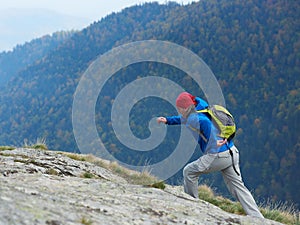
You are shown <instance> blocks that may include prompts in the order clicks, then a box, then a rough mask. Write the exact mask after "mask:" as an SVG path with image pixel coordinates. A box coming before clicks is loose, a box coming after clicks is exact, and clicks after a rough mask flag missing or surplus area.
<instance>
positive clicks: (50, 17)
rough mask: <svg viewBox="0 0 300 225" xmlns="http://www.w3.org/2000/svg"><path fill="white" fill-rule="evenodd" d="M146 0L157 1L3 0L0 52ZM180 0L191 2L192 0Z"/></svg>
mask: <svg viewBox="0 0 300 225" xmlns="http://www.w3.org/2000/svg"><path fill="white" fill-rule="evenodd" d="M144 2H153V1H150V0H143V1H141V0H109V1H104V0H3V1H1V4H0V52H1V51H4V50H10V49H12V48H13V47H15V46H16V45H17V44H24V43H25V42H26V41H30V40H32V39H34V38H38V37H41V36H43V35H46V34H51V33H53V32H55V31H60V30H71V29H82V28H84V27H87V26H88V25H89V24H91V23H93V22H94V21H98V20H100V19H101V18H103V17H104V16H106V15H108V14H110V13H112V12H119V11H121V10H122V9H124V8H126V7H129V6H133V5H136V4H141V3H144ZM157 2H159V3H166V2H167V1H165V0H163V1H162V0H158V1H157ZM176 2H178V3H180V4H187V3H190V2H192V0H176Z"/></svg>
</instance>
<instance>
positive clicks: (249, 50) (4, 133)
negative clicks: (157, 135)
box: [0, 0, 300, 204]
mask: <svg viewBox="0 0 300 225" xmlns="http://www.w3.org/2000/svg"><path fill="white" fill-rule="evenodd" d="M299 13H300V10H299V4H298V3H297V2H296V1H285V0H278V1H271V0H263V1H261V0H248V1H246V0H245V1H244V0H242V1H240V0H233V1H226V0H221V1H215V0H213V1H200V2H197V3H192V4H189V5H186V6H181V5H178V4H176V3H168V4H164V5H160V4H158V3H146V4H142V5H138V6H133V7H130V8H126V9H124V10H123V11H122V12H120V13H113V14H111V15H109V16H107V17H105V18H102V19H101V20H100V21H99V22H95V23H93V24H91V25H90V26H89V27H87V28H85V29H83V30H82V31H80V32H77V33H75V34H73V35H72V37H70V38H68V39H67V41H65V42H63V44H61V45H59V47H58V48H53V49H51V51H47V52H45V53H44V54H41V55H40V57H39V58H38V59H36V61H35V63H33V64H32V65H31V66H29V67H27V66H26V65H25V64H24V67H23V69H20V72H18V73H17V74H16V75H15V76H14V77H15V78H14V79H12V80H10V81H9V82H8V83H7V84H6V85H5V86H4V87H3V88H2V89H1V95H0V103H1V109H0V131H1V132H0V144H1V145H16V146H20V145H22V144H23V142H24V140H25V139H26V140H29V141H34V140H35V139H36V138H40V137H46V140H47V144H48V146H49V148H50V149H64V150H67V151H70V152H79V149H78V147H77V145H76V141H75V138H74V135H73V131H72V122H71V116H72V101H73V94H74V92H75V89H76V86H77V84H78V82H79V80H80V78H81V75H82V74H83V72H84V71H85V70H86V69H87V68H88V66H89V65H90V63H91V62H93V61H94V60H95V59H96V58H97V56H99V55H101V54H104V53H105V52H107V51H109V50H111V49H112V48H113V47H117V46H120V45H122V44H125V43H130V42H133V41H139V40H149V39H154V40H164V41H169V42H173V43H176V44H178V45H182V46H184V47H186V48H188V49H190V50H191V51H193V52H194V53H196V54H197V55H198V56H200V57H201V58H202V59H203V60H204V61H205V62H206V63H207V64H208V65H209V67H210V68H211V69H212V70H213V72H214V74H215V76H216V78H217V80H218V81H219V83H220V85H221V88H222V91H223V94H224V97H225V99H226V104H227V107H228V108H229V109H230V111H231V112H232V113H233V115H234V116H235V118H236V122H237V125H238V132H237V137H236V141H235V143H236V145H237V147H238V148H239V149H240V152H241V167H242V168H241V170H242V173H243V176H244V180H245V183H246V185H247V186H248V187H249V188H250V189H251V190H253V192H254V195H255V197H256V196H257V197H260V198H261V199H259V200H266V199H272V200H275V201H292V202H294V203H296V204H299V203H300V196H299V189H300V180H299V179H296V178H297V177H299V171H300V166H299V163H298V162H299V158H300V153H299V152H300V151H299V147H300V137H299V134H300V130H299V129H300V128H299V124H300V121H299V118H300V102H299V101H300V94H299V93H300V82H299V72H300V59H299V48H300V39H299V35H300V33H299V30H300V21H299V16H298V15H299ZM35 50H36V49H35V48H32V52H34V51H35ZM15 51H16V50H15ZM25 58H26V57H24V56H23V59H25ZM7 59H8V58H6V59H5V58H4V59H2V60H3V61H5V60H7ZM13 60H15V59H11V60H7V61H6V64H5V65H6V66H7V65H9V62H13ZM10 66H11V65H10ZM2 68H4V67H2V66H1V71H2V70H3V69H2ZM7 71H8V72H9V70H7ZM4 72H5V71H4ZM149 74H151V75H154V76H160V75H161V74H164V75H163V76H165V77H166V78H169V79H172V80H174V81H175V82H176V83H178V84H180V85H182V86H183V87H184V88H185V89H186V90H187V91H189V92H191V93H193V94H195V95H199V96H202V97H204V96H203V93H202V92H201V90H199V88H198V87H197V86H196V85H195V82H193V81H191V79H189V78H188V76H187V75H186V74H184V73H183V72H182V71H179V70H176V69H174V68H168V67H166V66H165V65H160V64H156V63H141V64H137V65H132V66H129V67H128V68H124V69H123V70H122V71H118V73H116V74H115V75H114V76H113V77H112V78H111V79H110V80H109V81H108V85H107V87H105V88H104V90H103V92H102V93H100V97H99V100H98V102H97V106H96V110H97V114H96V122H97V129H98V132H99V137H101V138H103V142H104V144H105V147H106V148H108V149H110V150H111V151H112V154H115V155H116V156H117V157H124V158H122V160H125V161H127V162H132V163H134V164H139V163H140V164H141V165H144V164H145V163H146V161H145V160H149V159H150V160H151V161H154V162H155V161H158V160H161V159H162V157H166V154H168V153H170V152H171V151H172V149H173V148H172V147H173V146H174V143H173V142H175V141H176V138H175V137H176V135H177V130H176V128H171V129H170V130H169V129H168V131H169V132H168V134H167V135H168V136H167V137H168V141H165V142H164V143H163V144H162V146H161V149H157V150H156V153H159V154H155V155H151V154H152V153H145V154H146V155H142V156H141V157H137V158H136V154H135V153H132V152H130V151H127V152H126V153H124V151H125V150H126V149H124V148H123V147H122V146H121V145H119V143H118V141H117V138H116V137H115V135H114V134H113V130H112V128H111V126H110V121H106V120H105V118H110V117H109V116H108V115H109V113H110V112H111V104H112V102H113V100H114V98H115V96H116V93H118V91H119V90H120V89H121V87H122V86H124V85H126V84H127V83H129V82H130V81H131V80H134V79H136V78H138V77H145V76H147V75H149ZM8 77H9V75H8ZM101 96H102V98H101ZM149 101H152V102H154V103H155V104H157V103H156V100H155V99H152V100H149ZM145 103H147V101H146V102H145ZM160 108H161V109H160V111H152V110H153V107H151V106H149V107H148V106H147V109H146V110H145V108H143V107H140V108H139V107H138V106H137V107H136V108H135V109H134V110H135V111H136V114H137V115H147V118H148V116H149V117H151V116H153V115H156V116H157V115H168V114H167V113H170V114H172V113H176V112H175V110H174V109H170V108H168V106H165V105H164V106H163V107H160ZM143 110H144V111H143ZM147 113H148V114H147ZM149 114H152V115H149ZM137 118H138V119H136V120H135V119H134V116H132V117H131V119H132V121H131V124H132V127H131V129H132V131H133V133H135V134H137V136H140V137H143V138H145V137H147V135H149V134H148V133H149V130H148V129H144V128H146V127H147V124H148V121H147V118H145V117H143V116H142V117H141V116H137ZM174 139H175V140H174ZM116 146H117V147H116ZM162 149H163V150H162ZM198 156H199V153H197V152H195V154H194V156H193V158H195V157H198ZM180 179H181V171H179V172H178V174H176V175H175V176H174V177H173V178H172V179H170V180H169V182H171V183H175V182H176V180H180ZM201 179H202V180H201V181H203V182H208V183H209V184H212V183H213V186H216V187H218V189H217V191H218V192H221V193H223V194H224V195H226V194H228V193H227V191H226V189H225V187H224V184H223V181H222V180H221V177H220V176H219V175H211V176H205V177H204V178H201Z"/></svg>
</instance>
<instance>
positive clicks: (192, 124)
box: [166, 97, 233, 153]
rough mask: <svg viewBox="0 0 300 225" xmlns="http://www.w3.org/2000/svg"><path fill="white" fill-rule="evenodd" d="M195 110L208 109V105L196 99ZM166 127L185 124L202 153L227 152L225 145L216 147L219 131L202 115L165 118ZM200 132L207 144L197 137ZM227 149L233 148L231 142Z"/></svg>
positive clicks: (194, 114)
mask: <svg viewBox="0 0 300 225" xmlns="http://www.w3.org/2000/svg"><path fill="white" fill-rule="evenodd" d="M195 101H196V110H202V109H205V108H207V107H208V104H207V102H206V101H204V100H203V99H201V98H199V97H196V98H195ZM166 119H167V124H168V125H178V124H185V126H186V127H187V128H188V129H189V130H190V131H191V132H192V134H193V137H194V138H195V139H196V140H197V141H198V144H199V145H200V149H201V151H202V152H203V153H218V152H223V151H226V150H228V147H227V146H226V145H223V146H221V147H218V146H217V140H221V138H220V137H218V134H219V131H218V129H217V128H216V127H215V126H214V125H213V123H212V122H211V120H210V119H209V118H208V117H207V116H206V115H205V114H204V113H196V112H194V113H191V114H190V115H189V116H188V118H183V117H182V116H181V115H179V116H169V117H166ZM197 130H198V131H199V130H200V131H201V133H202V134H203V135H204V137H205V138H206V139H207V142H206V141H205V140H204V139H203V138H202V137H201V135H199V133H198V131H197ZM228 146H229V147H232V146H233V141H232V140H231V141H230V142H229V143H228Z"/></svg>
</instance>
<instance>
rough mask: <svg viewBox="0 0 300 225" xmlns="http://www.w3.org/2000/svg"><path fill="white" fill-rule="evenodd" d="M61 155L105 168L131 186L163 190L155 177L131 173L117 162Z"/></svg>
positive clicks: (143, 173)
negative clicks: (146, 186)
mask: <svg viewBox="0 0 300 225" xmlns="http://www.w3.org/2000/svg"><path fill="white" fill-rule="evenodd" d="M62 154H64V155H66V156H68V157H69V158H71V159H74V160H79V161H87V162H90V163H93V164H95V165H97V166H100V167H102V168H105V169H107V170H110V171H112V172H113V173H115V174H117V175H118V176H120V177H122V178H124V179H125V180H127V181H128V182H129V183H131V184H137V185H148V186H151V187H157V188H161V189H162V188H164V187H163V186H164V183H163V182H162V181H159V180H158V179H157V178H156V177H154V176H153V175H151V174H150V173H149V172H147V171H143V172H137V171H133V170H130V169H127V168H125V167H123V166H120V165H119V164H118V163H117V162H110V161H107V160H103V159H100V158H97V157H95V156H93V155H81V154H74V153H67V152H64V153H62Z"/></svg>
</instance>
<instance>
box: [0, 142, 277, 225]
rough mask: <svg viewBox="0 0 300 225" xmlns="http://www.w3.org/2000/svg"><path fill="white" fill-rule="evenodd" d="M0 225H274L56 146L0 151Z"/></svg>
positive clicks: (177, 188) (272, 222)
mask: <svg viewBox="0 0 300 225" xmlns="http://www.w3.org/2000/svg"><path fill="white" fill-rule="evenodd" d="M0 202H1V204H0V224H1V225H2V224H4V225H6V224H18V225H19V224H26V225H27V224H30V225H32V224H48V225H49V224H50V225H59V224H64V225H65V224H70V225H71V224H105V225H109V224H112V225H115V224H122V225H125V224H130V225H132V224H151V225H152V224H199V225H201V224H203V225H204V224H205V225H209V224H214V225H215V224H220V225H221V224H255V225H257V224H270V225H271V224H274V225H276V224H280V223H278V222H275V221H271V220H267V219H265V220H264V219H258V218H252V217H249V216H241V215H235V214H230V213H227V212H225V211H223V210H221V209H220V208H218V207H216V206H214V205H212V204H210V203H207V202H205V201H202V200H194V199H193V198H191V197H189V196H188V195H186V194H185V193H183V191H182V187H172V186H168V185H167V186H166V188H165V189H164V190H161V189H157V188H152V187H148V186H145V185H136V184H132V183H130V182H128V181H127V180H126V179H124V178H122V177H121V176H119V175H117V174H116V173H114V172H113V171H111V170H109V169H106V168H104V167H101V166H99V165H96V164H94V163H90V162H87V161H82V160H76V159H72V157H69V156H68V155H67V154H64V153H62V152H57V151H44V150H36V149H29V148H17V149H13V150H1V151H0Z"/></svg>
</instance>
